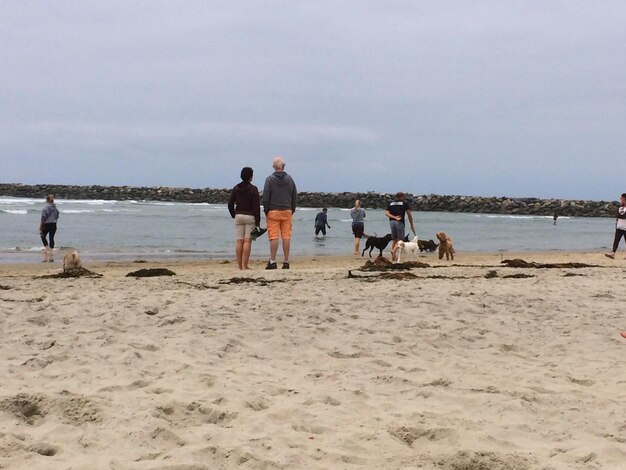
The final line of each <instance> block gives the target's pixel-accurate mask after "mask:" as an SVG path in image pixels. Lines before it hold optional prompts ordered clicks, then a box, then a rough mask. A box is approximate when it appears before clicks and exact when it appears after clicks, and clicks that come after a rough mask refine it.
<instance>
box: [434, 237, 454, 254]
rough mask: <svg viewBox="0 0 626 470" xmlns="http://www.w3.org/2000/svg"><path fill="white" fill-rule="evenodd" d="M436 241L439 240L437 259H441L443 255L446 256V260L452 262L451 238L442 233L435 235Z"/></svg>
mask: <svg viewBox="0 0 626 470" xmlns="http://www.w3.org/2000/svg"><path fill="white" fill-rule="evenodd" d="M437 240H439V259H443V255H444V254H445V255H446V260H449V259H452V260H454V248H453V247H452V238H450V237H448V236H447V235H446V234H445V233H444V232H439V233H438V234H437Z"/></svg>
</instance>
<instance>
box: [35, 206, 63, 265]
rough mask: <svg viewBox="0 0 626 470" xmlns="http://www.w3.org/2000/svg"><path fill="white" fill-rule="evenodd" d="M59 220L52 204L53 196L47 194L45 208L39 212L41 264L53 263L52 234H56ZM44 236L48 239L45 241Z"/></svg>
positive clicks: (55, 207)
mask: <svg viewBox="0 0 626 470" xmlns="http://www.w3.org/2000/svg"><path fill="white" fill-rule="evenodd" d="M58 220H59V210H58V209H57V206H56V205H55V204H54V196H53V195H52V194H49V195H48V196H47V197H46V207H44V208H43V210H42V211H41V221H40V222H39V235H40V236H41V242H42V243H43V248H44V255H43V262H44V263H46V262H50V263H52V262H53V261H54V258H53V256H52V253H53V252H54V234H55V233H56V232H57V221H58ZM46 236H47V237H48V238H49V239H50V242H49V243H48V240H46Z"/></svg>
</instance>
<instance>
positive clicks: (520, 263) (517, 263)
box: [500, 258, 599, 269]
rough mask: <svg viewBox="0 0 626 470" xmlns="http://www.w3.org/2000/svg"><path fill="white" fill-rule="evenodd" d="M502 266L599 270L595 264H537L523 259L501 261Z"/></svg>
mask: <svg viewBox="0 0 626 470" xmlns="http://www.w3.org/2000/svg"><path fill="white" fill-rule="evenodd" d="M500 263H501V264H504V265H505V266H508V267H509V268H534V269H544V268H548V269H549V268H557V269H565V268H570V269H576V268H598V267H599V266H596V265H593V264H585V263H535V262H530V263H529V262H528V261H524V260H523V259H519V258H516V259H505V260H502V261H500Z"/></svg>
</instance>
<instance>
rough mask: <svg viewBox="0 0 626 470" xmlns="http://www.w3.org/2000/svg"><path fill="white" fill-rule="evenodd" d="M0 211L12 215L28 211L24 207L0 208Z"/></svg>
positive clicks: (23, 213)
mask: <svg viewBox="0 0 626 470" xmlns="http://www.w3.org/2000/svg"><path fill="white" fill-rule="evenodd" d="M0 212H5V213H7V214H13V215H26V214H28V211H27V210H26V209H0Z"/></svg>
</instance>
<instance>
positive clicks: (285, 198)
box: [262, 171, 298, 214]
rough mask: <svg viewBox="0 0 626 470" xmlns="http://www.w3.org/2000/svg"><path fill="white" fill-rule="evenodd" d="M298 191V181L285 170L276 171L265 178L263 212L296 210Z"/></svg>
mask: <svg viewBox="0 0 626 470" xmlns="http://www.w3.org/2000/svg"><path fill="white" fill-rule="evenodd" d="M297 196H298V191H297V190H296V183H294V182H293V179H291V176H289V175H288V174H287V173H285V172H284V171H275V172H274V173H272V174H271V175H269V176H268V177H267V178H266V179H265V186H264V187H263V199H262V202H263V212H265V213H266V214H267V213H268V212H269V211H286V210H291V212H292V213H294V212H295V211H296V199H297Z"/></svg>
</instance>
